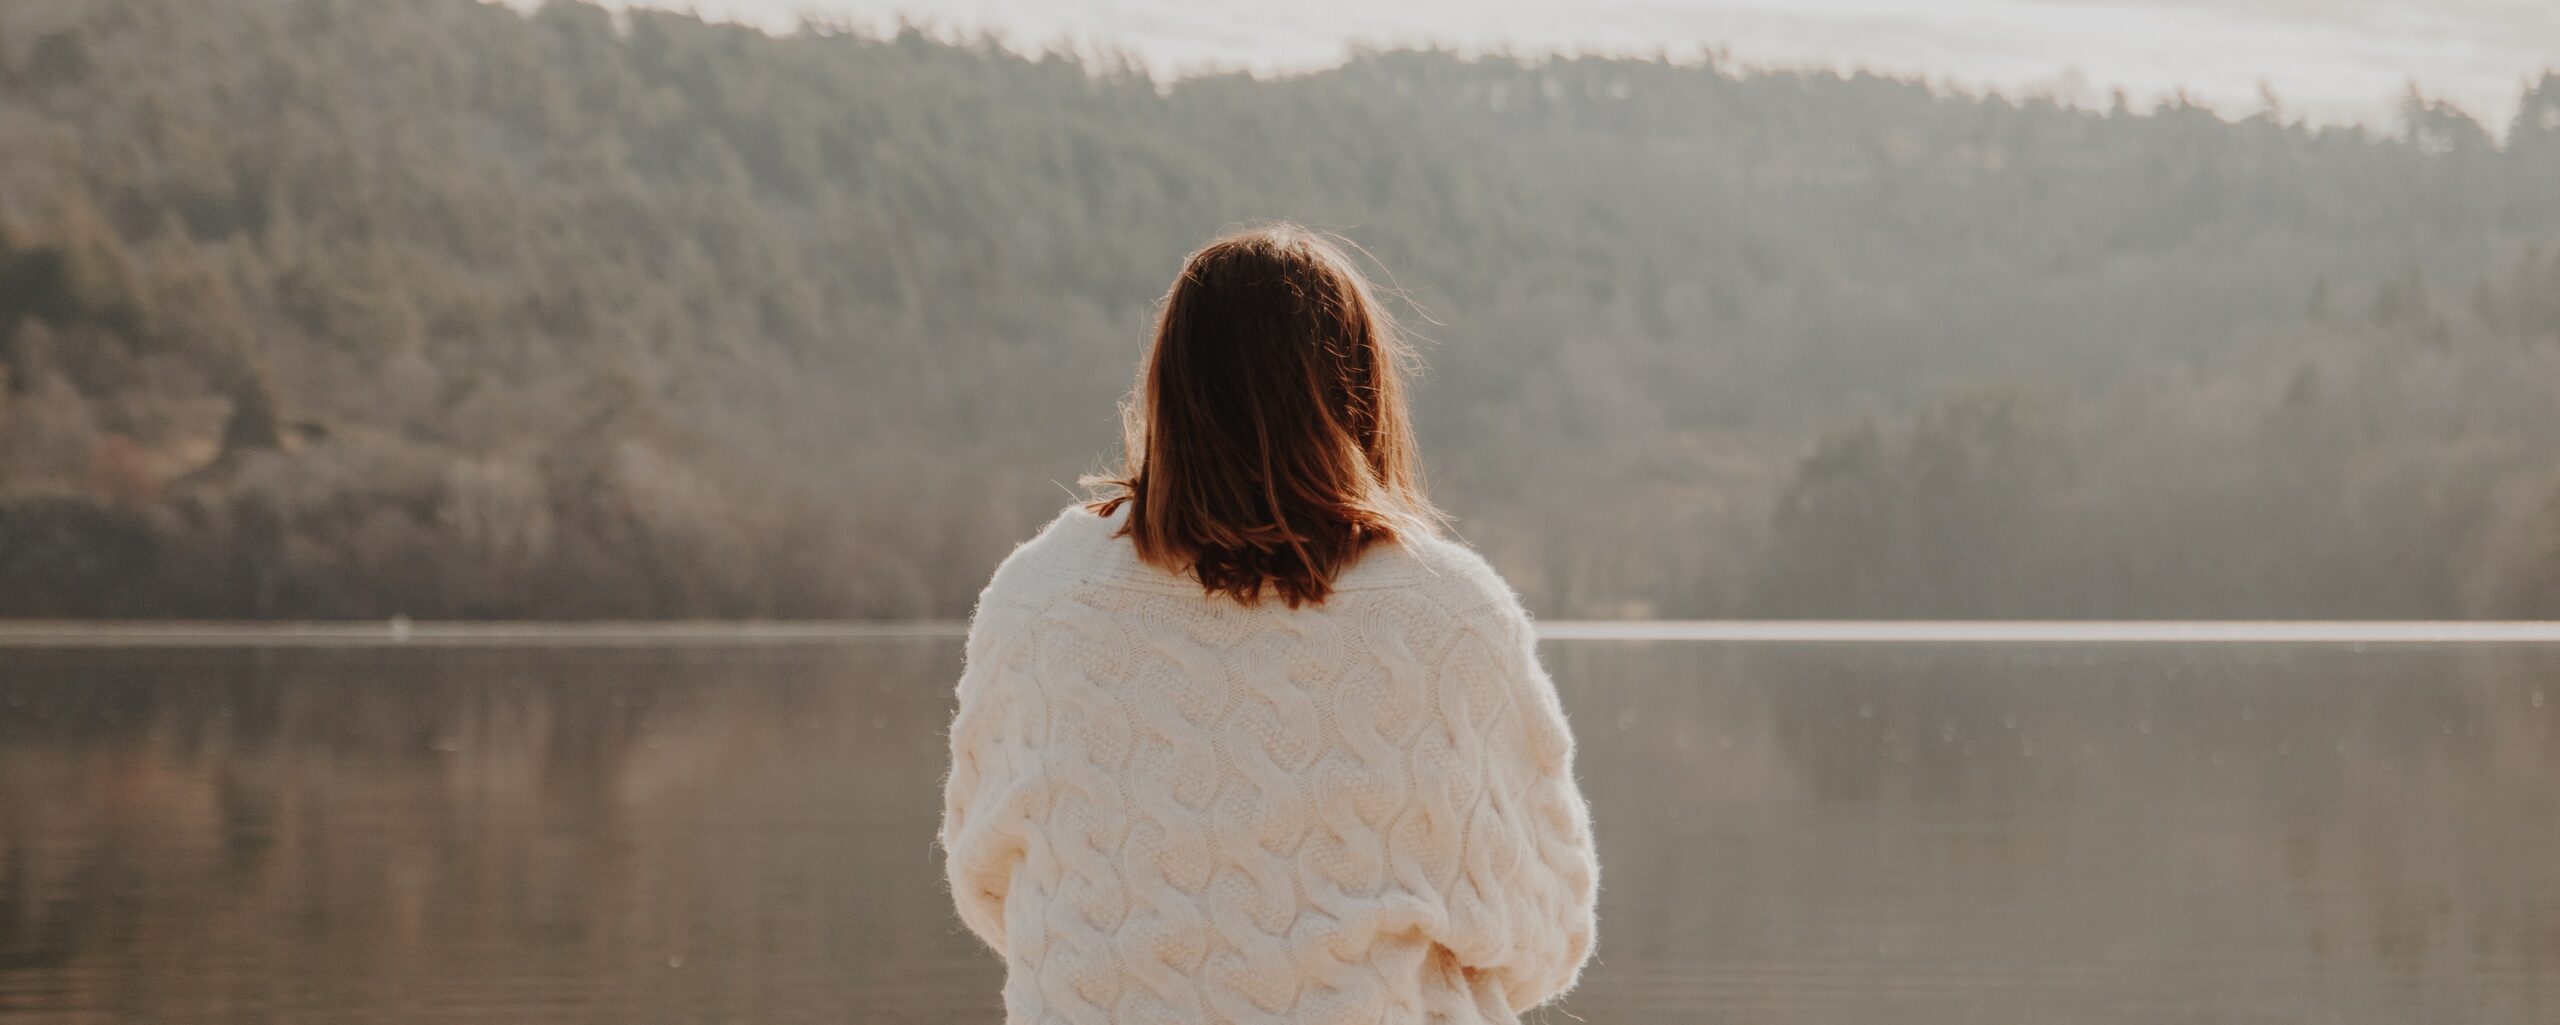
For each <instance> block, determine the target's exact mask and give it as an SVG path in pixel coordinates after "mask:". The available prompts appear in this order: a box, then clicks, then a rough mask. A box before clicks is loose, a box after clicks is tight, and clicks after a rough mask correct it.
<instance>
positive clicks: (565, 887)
mask: <svg viewBox="0 0 2560 1025" xmlns="http://www.w3.org/2000/svg"><path fill="white" fill-rule="evenodd" d="M949 647H950V646H949V645H947V644H943V643H918V644H887V645H860V646H848V647H844V648H813V649H780V650H752V651H742V650H725V651H715V650H699V651H696V650H688V649H658V650H648V651H616V650H600V651H550V650H517V651H428V650H390V651H368V652H310V651H275V652H265V653H248V652H80V653H44V652H13V653H12V657H11V661H10V665H9V669H8V671H7V673H6V674H5V675H0V1018H5V1017H6V1016H7V1015H8V1014H9V1013H12V1012H13V1011H16V1010H20V1009H23V1008H25V1007H26V1006H27V1004H26V1003H25V1001H28V1000H31V999H38V996H35V995H41V999H44V1000H47V1001H50V1002H51V1003H50V1004H48V1005H47V1006H74V1007H87V1008H93V1009H113V1010H114V1012H115V1015H116V1016H120V1017H124V1018H129V1019H147V1018H151V1017H154V1016H163V1017H166V1016H175V1015H177V1014H179V1013H180V1012H181V1011H183V1012H185V1013H188V1014H204V1015H205V1016H206V1017H213V1018H219V1017H224V1016H226V1015H227V1016H228V1017H230V1018H232V1019H235V1020H243V1021H267V1020H310V1021H324V1020H325V1021H340V1020H344V1019H345V1018H346V1017H347V1016H348V1012H349V1009H351V1008H362V1009H372V1010H375V1011H377V1012H379V1015H380V1017H382V1018H383V1019H384V1020H414V1021H420V1022H441V1021H448V1020H453V1019H455V1018H469V1017H473V1016H478V1017H482V1018H488V1017H497V1018H502V1019H506V1020H524V1019H527V1018H539V1017H542V1016H543V1015H545V1014H552V1015H555V1016H559V1017H583V1018H611V1019H612V1020H617V1021H634V1022H646V1021H655V1020H685V1021H695V1020H718V1019H721V1018H743V1019H747V1020H756V1021H765V1020H777V1019H790V1018H810V1017H824V1016H826V1015H827V1014H830V1013H838V1012H840V1011H841V1010H842V1009H843V1008H848V1007H867V1008H877V1009H879V1013H880V1014H883V1015H886V1016H889V1017H898V1018H905V1019H913V1020H961V1019H969V1020H984V1019H985V1018H986V1016H987V1014H988V1013H989V1011H990V1005H991V1004H992V1003H993V1001H994V1000H995V999H996V989H995V985H996V978H995V974H996V971H997V968H996V965H995V964H994V963H993V961H992V960H991V959H988V958H986V957H985V956H984V955H983V953H981V952H979V951H978V950H977V949H976V948H975V946H974V943H973V941H971V940H970V939H969V938H968V937H967V936H966V935H965V934H964V933H962V932H960V931H959V930H958V928H957V926H956V924H955V923H954V922H953V921H952V920H951V919H950V915H949V911H948V907H947V902H946V900H945V898H944V895H943V893H942V891H941V889H940V884H939V880H938V872H937V869H938V865H939V862H938V860H937V859H936V855H935V852H934V851H933V849H932V847H931V836H932V828H933V825H934V815H935V814H936V812H937V811H938V809H939V796H940V795H939V788H938V782H939V774H940V772H941V771H942V768H943V757H944V754H943V750H942V746H941V744H942V735H941V730H942V727H943V726H944V724H945V722H946V721H947V720H946V718H945V717H946V716H947V714H948V704H947V702H948V700H949V695H950V681H951V680H952V679H953V678H954V676H955V675H956V672H957V669H958V666H957V661H956V654H955V653H954V652H952V651H949V650H947V649H948V648H949ZM1547 657H1548V659H1549V664H1550V667H1551V669H1552V670H1553V671H1554V673H1555V676H1556V678H1557V679H1558V681H1559V683H1560V685H1561V687H1562V690H1563V693H1564V697H1565V701H1566V705H1567V708H1568V711H1569V712H1570V713H1571V715H1572V717H1573V723H1574V727H1575V730H1576V733H1577V736H1578V738H1579V740H1580V743H1581V748H1580V751H1581V753H1580V756H1579V757H1580V758H1581V760H1582V761H1581V764H1580V772H1581V775H1582V777H1583V779H1584V781H1585V786H1586V790H1587V792H1588V793H1589V795H1590V797H1591V799H1592V801H1593V803H1594V814H1595V821H1596V822H1597V824H1598V827H1599V829H1600V831H1601V837H1600V839H1601V845H1602V857H1603V861H1604V865H1605V871H1604V880H1603V893H1602V899H1603V909H1602V914H1603V921H1604V923H1605V924H1604V926H1603V940H1602V944H1603V947H1602V951H1601V960H1600V962H1599V963H1598V964H1597V965H1595V967H1594V969H1593V971H1592V974H1591V975H1590V976H1589V977H1588V979H1587V982H1586V989H1585V991H1584V992H1583V993H1581V994H1578V995H1577V997H1576V998H1575V999H1574V1001H1572V1002H1571V1004H1570V1006H1571V1007H1572V1009H1574V1010H1575V1011H1576V1013H1580V1014H1582V1015H1583V1016H1585V1017H1586V1018H1588V1019H1590V1020H1593V1021H1620V1020H1656V1019H1649V1018H1647V1017H1646V1016H1645V1014H1644V1013H1643V1009H1644V1008H1648V1007H1650V1008H1654V1009H1655V1010H1663V1009H1677V1010H1678V1012H1679V1013H1680V1014H1683V1015H1692V1016H1695V1015H1702V1014H1704V1015H1719V1016H1721V1017H1723V1018H1729V1019H1731V1020H1759V1019H1760V1018H1763V1017H1769V1016H1772V1015H1771V1014H1755V1013H1751V1010H1750V1009H1751V1008H1753V1007H1758V1008H1761V1009H1762V1010H1763V1011H1767V1010H1768V1009H1771V1008H1792V1009H1796V1010H1799V1011H1804V1012H1805V1013H1804V1014H1802V1015H1798V1016H1797V1017H1800V1018H1801V1017H1805V1016H1808V1015H1809V1016H1811V1017H1814V1018H1819V1017H1820V1016H1821V1015H1820V1013H1818V1012H1819V1009H1821V1008H1833V1009H1836V1010H1839V1011H1840V1012H1841V1013H1840V1014H1839V1015H1836V1016H1835V1017H1842V1018H1849V1017H1855V1016H1854V1015H1852V1014H1851V1013H1850V1012H1851V1011H1854V1010H1857V1009H1861V1008H1866V1007H1875V1008H1879V1009H1880V1008H1882V1007H1884V1006H1887V1005H1892V1006H1896V1007H1906V1008H1909V1009H1910V1010H1909V1013H1907V1014H1905V1015H1904V1016H1903V1017H1901V1018H1899V1019H1897V1020H1903V1021H1912V1022H1922V1023H1926V1022H1933V1021H1972V1020H1979V1019H1980V1017H1981V1013H1959V1010H1960V1009H1959V1008H1958V1007H1957V1004H1958V1003H1959V1002H1962V1001H1970V1002H1971V1003H1969V1004H1966V1005H1965V1007H1967V1008H1970V1009H1971V1011H1973V1012H1982V1013H1989V1012H1992V1011H2016V1012H2018V1016H2022V1017H2029V1018H2039V1019H2043V1020H2073V1019H2074V1018H2075V1017H2077V1018H2086V1017H2087V1016H2088V1013H2089V1012H2088V1009H2089V1008H2090V1007H2093V1006H2101V1005H2104V1006H2113V1007H2119V1008H2130V1009H2140V1010H2139V1011H2135V1010H2128V1011H2126V1012H2125V1013H2126V1014H2127V1015H2128V1016H2133V1017H2137V1018H2139V1017H2145V1016H2147V1017H2148V1018H2149V1019H2150V1020H2162V1019H2172V1018H2176V1017H2178V1016H2179V1015H2181V1014H2183V1015H2185V1016H2187V1017H2190V1018H2198V1017H2214V1016H2216V1015H2221V1014H2224V1012H2230V1013H2231V1014H2232V1015H2237V1012H2236V1011H2234V1010H2233V1009H2234V1008H2240V1007H2244V1006H2255V1005H2256V1004H2258V1003H2260V1002H2264V1001H2268V1000H2279V1001H2282V1002H2285V1003H2286V1004H2287V1007H2286V1010H2287V1012H2288V1013H2289V1014H2290V1015H2291V1017H2290V1018H2287V1019H2285V1020H2298V1019H2301V1018H2317V1017H2318V1016H2319V1012H2320V1011H2321V1010H2322V1009H2324V1008H2326V1009H2329V1010H2332V1011H2335V1012H2336V1015H2335V1016H2336V1017H2338V1018H2339V1019H2340V1020H2343V1021H2361V1020H2371V1021H2416V1020H2483V1019H2487V1020H2494V1019H2496V1018H2497V1017H2498V1016H2499V1015H2500V1014H2504V1016H2505V1018H2506V1019H2507V1020H2540V1019H2542V1018H2547V1017H2548V1016H2549V1015H2548V1010H2549V1008H2550V1006H2551V1005H2552V1004H2553V1002H2554V1001H2553V999H2552V995H2551V989H2552V987H2553V986H2554V985H2560V882H2555V880H2554V878H2553V877H2554V874H2555V870H2554V869H2552V868H2551V867H2550V864H2549V863H2550V861H2551V859H2550V858H2549V857H2548V856H2547V854H2548V852H2551V851H2555V850H2560V825H2555V823H2560V814H2555V811H2560V736H2555V730H2556V729H2560V727H2555V722H2560V673H2555V669H2560V653H2553V652H2547V651H2537V650H2518V649H2508V650H2491V649H2481V650H2476V651H2475V650H2469V649H2465V650H2459V651H2453V650H2422V649H2399V648H2395V649H2387V650H2376V651H2373V652H2367V653H2361V654H2359V653H2353V652H2348V651H2344V650H2333V649H2321V648H2312V647H2269V648H2237V647H2215V648H2205V649H2183V650H2181V649H2168V648H2150V647H2127V648H2105V649H2092V648H2077V647H2014V648H1997V649H1995V648H1983V647H1925V646H1891V647H1860V646H1847V647H1833V648H1819V647H1800V646H1756V645H1702V644H1653V645H1644V644H1583V643H1571V644H1557V645H1551V646H1549V647H1548V648H1547ZM2537 688H2539V689H2540V690H2541V691H2542V693H2543V699H2542V700H2543V703H2542V704H2541V705H2540V706H2536V705H2534V704H2533V703H2532V695H2533V693H2534V692H2535V690H2536V689H2537ZM2013 717H2014V722H2015V725H2014V726H2013V725H2011V722H2012V719H2013ZM1808 980H1810V981H1808ZM1930 986H1936V987H1939V988H1937V989H1934V990H1933V989H1928V988H1927V987H1930ZM1791 987H1792V988H1791ZM2475 987H2476V988H2475ZM883 994H890V995H892V996H890V997H888V998H886V999H891V1000H893V1001H894V1006H884V1005H882V1004H881V1003H880V1001H881V1000H882V999H884V997H883V996H882V995H883ZM2180 994H2186V995H2187V996H2185V997H2180V996H2179V995H2180ZM2175 999H2189V1000H2191V1001H2193V1002H2192V1003H2189V1004H2184V1005H2179V1004H2174V1003H2173V1001H2174V1000H2175ZM2498 1000H2506V1001H2509V1002H2510V1003H2509V1004H2504V1005H2501V1004H2497V1003H2495V1001H2498ZM1647 1001H1652V1003H1647ZM1753 1001H1757V1003H1753ZM1931 1001H1938V1002H1937V1003H1932V1002H1931ZM2537 1001H2538V1002H2537ZM222 1006H229V1007H231V1008H233V1009H234V1010H232V1011H229V1012H206V1011H204V1010H203V1009H204V1008H208V1007H222ZM1808 1008H1810V1009H1812V1010H1806V1009H1808ZM2181 1008H2183V1010H2181ZM2501 1008H2505V1010H2501ZM2518 1008H2521V1009H2518ZM1722 1012H1730V1013H1722ZM2037 1012H2045V1013H2043V1014H2038V1013H2037ZM2508 1012H2512V1013H2508ZM2217 1020H2219V1019H2217Z"/></svg>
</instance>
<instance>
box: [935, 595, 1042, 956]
mask: <svg viewBox="0 0 2560 1025" xmlns="http://www.w3.org/2000/svg"><path fill="white" fill-rule="evenodd" d="M1018 576H1019V574H1009V573H1007V572H1004V571H1003V570H999V571H998V573H997V574H996V578H995V580H994V581H993V582H991V583H990V584H988V586H987V588H986V590H984V591H982V592H980V594H979V597H978V605H977V609H976V611H975V612H974V613H973V614H972V615H971V617H970V621H969V635H968V642H967V645H966V648H965V651H966V654H965V655H964V656H963V658H964V661H963V664H962V669H961V674H960V682H959V686H958V688H957V690H958V705H959V707H958V709H957V711H955V712H954V713H953V716H952V720H951V729H950V749H951V768H950V772H949V775H947V776H946V777H944V781H943V805H942V809H943V810H942V828H941V831H940V833H939V841H940V843H941V846H942V849H943V873H944V877H945V879H946V880H947V881H948V882H949V884H950V886H951V899H952V903H953V905H954V906H955V907H956V908H957V909H958V911H959V913H960V921H961V922H962V923H963V924H965V925H967V926H968V928H969V931H970V932H971V933H974V934H976V936H977V937H978V938H979V939H980V940H982V941H984V942H985V943H986V944H987V946H988V947H990V948H992V949H993V950H995V952H996V953H997V954H999V955H1001V954H1003V953H1004V952H1005V917H1004V907H1005V897H1006V895H1007V894H1008V893H1010V892H1011V889H1012V885H1013V874H1014V869H1015V867H1016V866H1017V865H1019V864H1020V863H1021V862H1022V861H1023V859H1024V858H1025V856H1026V855H1027V852H1028V849H1029V837H1030V835H1031V828H1032V822H1031V807H1030V806H1031V802H1032V796H1033V795H1032V793H1031V776H1032V774H1031V773H1029V772H1028V771H1026V770H1027V769H1028V767H1029V762H1030V759H1031V758H1032V757H1033V755H1032V751H1031V746H1030V745H1031V735H1032V734H1031V731H1032V730H1033V729H1034V728H1035V725H1036V724H1035V722H1034V720H1035V718H1036V717H1037V715H1038V707H1037V704H1038V703H1037V700H1036V692H1035V693H1032V694H1026V693H1024V692H1025V690H1026V688H1028V687H1029V684H1028V683H1027V682H1026V681H1027V678H1028V676H1029V665H1028V662H1029V654H1028V648H1029V647H1030V644H1029V642H1030V641H1031V640H1032V638H1031V637H1030V634H1031V632H1032V629H1033V622H1034V621H1035V620H1036V619H1037V618H1038V617H1037V613H1038V612H1039V609H1038V608H1036V607H1035V605H1034V604H1033V602H1032V601H1031V600H1029V598H1028V597H1027V596H1025V595H1023V594H1021V593H1020V590H1021V589H1020V588H1019V587H1017V586H1015V584H1016V581H1015V580H1013V579H1012V578H1013V577H1018Z"/></svg>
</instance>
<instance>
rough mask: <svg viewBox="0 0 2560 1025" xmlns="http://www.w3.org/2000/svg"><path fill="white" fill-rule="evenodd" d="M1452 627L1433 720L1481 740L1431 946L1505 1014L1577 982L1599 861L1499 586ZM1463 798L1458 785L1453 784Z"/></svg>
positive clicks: (1557, 728) (1516, 617)
mask: <svg viewBox="0 0 2560 1025" xmlns="http://www.w3.org/2000/svg"><path fill="white" fill-rule="evenodd" d="M1492 590H1493V591H1494V592H1495V593H1496V596H1495V597H1494V598H1493V600H1491V601H1490V602H1488V603H1487V604H1485V605H1483V606H1482V607H1480V608H1478V609H1476V610H1473V611H1472V612H1471V613H1469V614H1466V615H1463V616H1461V617H1460V624H1459V631H1458V636H1457V640H1456V643H1455V644H1454V645H1453V646H1452V647H1451V649H1450V651H1449V653H1448V655H1447V656H1446V658H1445V659H1444V660H1443V661H1442V664H1441V666H1440V672H1441V675H1442V680H1441V689H1442V693H1443V695H1444V696H1445V697H1444V702H1443V713H1444V715H1445V716H1446V717H1447V719H1448V721H1449V723H1450V726H1451V727H1452V729H1455V730H1465V731H1470V732H1473V733H1474V734H1475V736H1476V737H1477V738H1479V740H1478V742H1480V743H1481V745H1482V750H1481V752H1480V753H1481V755H1482V757H1480V758H1476V759H1465V760H1462V761H1461V762H1460V763H1459V764H1461V765H1465V764H1466V763H1468V762H1472V763H1474V764H1475V765H1478V766H1481V769H1480V772H1481V775H1482V778H1481V780H1480V790H1478V792H1477V793H1476V794H1475V795H1473V796H1474V798H1475V805H1474V808H1473V810H1472V811H1469V812H1465V813H1462V814H1461V815H1460V816H1459V818H1458V819H1457V822H1458V823H1459V825H1458V827H1457V829H1456V830H1455V833H1456V836H1455V840H1456V843H1457V845H1458V849H1459V855H1458V872H1457V874H1456V878H1455V880H1454V881H1453V882H1452V883H1451V884H1450V885H1449V887H1448V889H1447V891H1446V892H1445V894H1444V897H1445V904H1446V908H1447V915H1448V917H1447V929H1446V935H1443V936H1440V937H1437V938H1438V939H1439V941H1440V942H1441V944H1442V945H1444V946H1446V947H1448V948H1449V950H1450V952H1451V953H1452V954H1453V955H1454V956H1455V958H1456V960H1457V963H1458V964H1459V965H1460V966H1462V967H1463V968H1464V969H1465V970H1466V971H1468V972H1471V973H1490V974H1491V975H1492V977H1493V981H1494V982H1495V983H1496V985H1497V986H1498V988H1499V990H1500V991H1501V992H1502V994H1503V995H1504V997H1505V998H1506V1000H1507V1001H1508V1003H1509V1004H1510V1005H1511V1007H1512V1009H1513V1010H1514V1011H1521V1010H1527V1009H1529V1008H1531V1007H1535V1006H1537V1005H1539V1004H1543V1003H1545V1002H1547V1001H1549V1000H1552V999H1554V998H1556V997H1557V996H1560V995H1562V994H1563V993H1565V992H1566V991H1568V990H1570V989H1572V988H1573V987H1574V984H1575V983H1576V982H1577V981H1579V979H1580V976H1581V972H1582V966H1583V964H1584V962H1586V961H1587V960H1588V959H1589V958H1590V955H1591V950H1592V945H1593V942H1594V935H1595V932H1596V926H1597V922H1596V910H1597V909H1596V902H1597V899H1598V895H1599V861H1598V858H1597V855H1596V853H1595V851H1594V849H1593V846H1592V840H1591V815H1590V809H1589V806H1588V805H1587V804H1586V803H1585V801H1584V799H1583V795H1582V791H1581V787H1580V785H1579V784H1577V783H1576V782H1575V780H1574V776H1573V753H1574V741H1573V734H1572V732H1571V730H1570V729H1569V728H1568V726H1567V724H1566V721H1565V716H1564V709H1563V706H1562V704H1561V703H1560V702H1559V701H1558V700H1557V696H1556V689H1555V684H1554V682H1553V681H1552V680H1551V679H1550V678H1549V677H1548V675H1547V673H1546V670H1545V669H1544V667H1542V666H1541V665H1540V664H1539V661H1538V654H1537V638H1536V634H1535V632H1534V630H1533V629H1532V627H1531V624H1530V620H1529V616H1528V613H1527V612H1526V611H1524V610H1523V609H1522V608H1521V607H1520V604H1519V600H1518V598H1516V597H1515V596H1514V595H1513V594H1512V592H1511V591H1510V589H1509V588H1508V587H1507V586H1496V587H1494V588H1492ZM1459 786H1460V787H1461V788H1462V789H1471V788H1467V787H1466V785H1465V784H1464V783H1461V784H1459Z"/></svg>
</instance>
